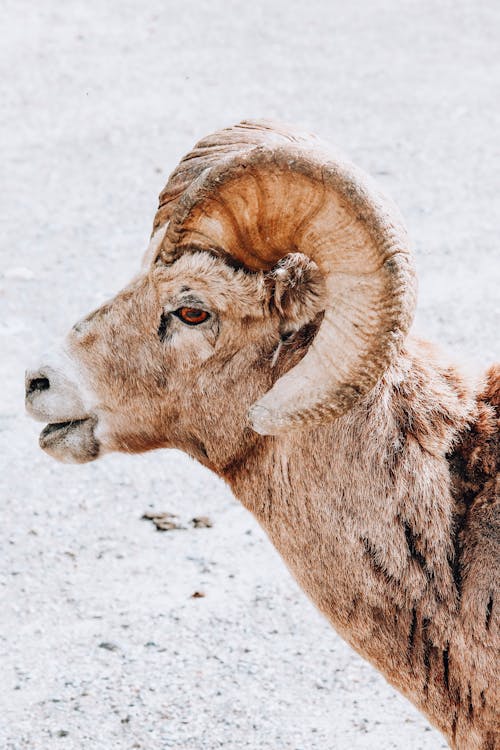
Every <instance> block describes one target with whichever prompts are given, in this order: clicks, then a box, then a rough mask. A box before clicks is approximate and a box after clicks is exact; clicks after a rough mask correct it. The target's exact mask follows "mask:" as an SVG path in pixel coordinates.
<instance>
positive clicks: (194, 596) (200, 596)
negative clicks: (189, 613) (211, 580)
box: [191, 591, 205, 599]
mask: <svg viewBox="0 0 500 750" xmlns="http://www.w3.org/2000/svg"><path fill="white" fill-rule="evenodd" d="M204 596H205V594H204V593H203V591H195V592H194V593H193V594H191V599H203V597H204Z"/></svg>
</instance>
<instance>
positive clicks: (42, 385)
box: [27, 378, 50, 393]
mask: <svg viewBox="0 0 500 750" xmlns="http://www.w3.org/2000/svg"><path fill="white" fill-rule="evenodd" d="M49 388H50V382H49V379H48V378H33V379H32V380H30V382H29V384H28V389H27V391H28V393H34V392H35V391H46V390H48V389H49Z"/></svg>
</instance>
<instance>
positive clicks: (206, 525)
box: [191, 516, 213, 529]
mask: <svg viewBox="0 0 500 750" xmlns="http://www.w3.org/2000/svg"><path fill="white" fill-rule="evenodd" d="M191 523H192V524H193V526H194V528H195V529H211V528H212V526H213V523H212V521H211V519H210V518H209V517H208V516H197V517H196V518H192V519H191Z"/></svg>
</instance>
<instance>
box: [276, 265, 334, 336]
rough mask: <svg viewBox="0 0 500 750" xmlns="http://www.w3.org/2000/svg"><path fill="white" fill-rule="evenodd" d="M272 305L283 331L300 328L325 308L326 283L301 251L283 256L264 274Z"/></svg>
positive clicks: (294, 330)
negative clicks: (280, 319)
mask: <svg viewBox="0 0 500 750" xmlns="http://www.w3.org/2000/svg"><path fill="white" fill-rule="evenodd" d="M266 284H267V286H268V288H269V291H270V304H271V307H272V308H274V309H275V310H277V312H278V314H279V315H280V317H281V318H282V319H283V322H282V330H283V333H286V334H289V333H293V332H296V331H298V330H300V329H301V328H302V327H303V326H305V325H306V324H307V323H310V322H311V321H312V320H314V319H315V318H316V316H317V315H318V314H319V313H320V312H322V311H323V310H324V309H325V291H326V290H325V283H324V280H323V277H322V275H321V273H320V270H319V268H318V266H317V265H316V263H314V262H313V261H312V260H310V259H309V258H308V257H307V256H306V255H303V254H302V253H290V254H289V255H286V256H285V257H284V258H282V260H280V262H279V263H277V264H276V266H274V268H273V269H272V270H271V271H269V273H267V274H266Z"/></svg>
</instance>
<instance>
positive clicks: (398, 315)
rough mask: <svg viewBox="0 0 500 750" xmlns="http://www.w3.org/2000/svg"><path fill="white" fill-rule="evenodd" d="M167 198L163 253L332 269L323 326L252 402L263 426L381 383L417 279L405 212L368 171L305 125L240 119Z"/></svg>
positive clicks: (323, 410)
mask: <svg viewBox="0 0 500 750" xmlns="http://www.w3.org/2000/svg"><path fill="white" fill-rule="evenodd" d="M208 143H210V144H211V145H210V147H208V146H207V144H208ZM207 148H210V149H212V150H211V151H209V152H207ZM186 163H187V166H186ZM189 165H192V168H191V167H190V166H189ZM162 196H163V199H165V200H166V203H164V204H163V206H162V205H161V200H162V198H160V210H159V212H158V213H159V214H161V216H160V222H161V221H162V220H164V218H165V215H166V213H165V211H167V212H168V220H169V224H168V227H167V230H166V233H165V236H164V239H163V242H162V250H161V252H162V254H163V257H164V258H165V259H170V260H172V259H173V258H174V257H176V254H177V253H178V252H180V249H179V248H180V245H181V244H182V245H184V246H188V245H192V246H196V247H197V248H199V249H200V250H211V249H213V248H214V247H218V248H222V249H223V250H224V253H225V254H227V255H228V256H229V257H231V258H233V259H234V260H235V261H236V262H237V263H239V264H242V265H243V266H245V267H246V268H248V269H249V270H252V271H259V270H260V271H267V270H269V269H271V268H272V267H273V266H274V265H275V264H276V263H277V262H278V261H279V260H280V259H281V258H282V257H284V256H285V255H287V254H288V253H290V252H301V253H303V254H305V255H307V256H309V257H310V258H311V259H312V260H313V261H314V262H315V263H316V264H317V265H318V267H319V269H320V271H321V272H322V274H323V276H324V279H325V285H326V289H327V297H326V300H327V301H326V307H325V316H324V319H323V322H322V324H321V326H320V329H319V331H318V333H317V335H316V337H315V339H314V341H313V343H312V345H311V347H310V348H309V350H308V352H307V353H306V355H305V356H304V358H303V359H302V360H301V361H300V362H299V363H298V364H297V365H296V366H295V367H294V368H292V370H290V371H289V372H287V373H286V374H285V375H283V376H282V377H281V378H279V379H278V380H277V381H276V383H275V384H274V385H273V387H272V388H271V390H270V391H269V392H268V393H266V394H265V395H264V396H263V397H262V398H261V399H260V400H259V401H258V402H257V403H256V404H255V405H254V406H253V407H252V409H251V410H250V414H249V417H250V421H251V423H252V425H253V427H254V429H255V430H256V431H257V432H260V433H262V434H276V433H279V432H280V431H282V430H286V429H288V428H290V427H293V426H297V425H301V424H304V423H308V424H311V423H319V422H322V421H324V419H325V418H326V416H329V417H330V418H334V417H338V416H341V415H342V414H344V413H345V412H346V411H348V410H349V409H350V408H352V407H353V405H354V404H355V403H356V402H357V401H359V400H360V399H361V398H362V397H363V396H364V395H365V394H366V393H368V391H369V390H370V389H371V388H373V386H374V385H375V384H376V382H377V381H378V380H379V379H380V377H381V376H382V374H383V373H384V371H385V369H386V368H387V367H388V366H389V364H390V363H391V362H392V361H393V359H394V357H395V356H396V355H397V353H398V352H399V350H400V348H401V345H402V342H403V341H404V338H405V336H406V334H407V332H408V329H409V327H410V325H411V322H412V318H413V311H414V307H415V298H416V284H415V274H414V269H413V263H412V259H411V254H410V251H409V244H408V239H407V236H406V231H405V228H404V226H403V222H402V219H401V217H400V215H399V212H398V211H397V209H396V208H395V207H394V206H393V204H392V203H391V202H390V201H389V200H388V199H386V198H385V197H384V196H383V195H382V194H381V193H380V192H379V190H378V188H377V187H376V186H375V185H374V184H373V183H372V181H371V180H370V178H369V177H368V176H367V175H365V174H364V173H363V172H362V171H361V170H359V169H358V168H356V167H354V166H353V165H352V164H351V163H350V162H348V161H347V160H345V159H344V158H343V157H341V156H338V155H336V154H334V153H332V152H330V151H329V150H328V149H327V148H326V147H325V146H323V144H321V143H320V142H319V141H318V140H316V139H315V138H313V137H310V138H308V137H306V136H305V135H304V134H302V133H300V132H299V131H295V130H290V131H287V130H286V128H284V127H283V126H276V127H273V126H272V125H271V124H270V123H267V122H266V123H259V122H252V123H242V124H240V125H238V126H235V127H234V128H229V129H226V130H223V131H219V132H218V133H215V134H214V135H212V136H209V137H208V138H206V139H203V140H201V141H200V142H199V143H198V144H197V146H195V149H194V151H192V152H190V154H189V155H188V160H187V162H186V161H185V160H183V161H182V162H181V164H180V165H179V167H178V168H177V170H174V172H173V174H172V177H171V180H169V183H168V184H167V186H166V188H165V190H164V191H163V193H162ZM161 212H163V213H161ZM157 217H158V214H157ZM158 225H160V224H158Z"/></svg>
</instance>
